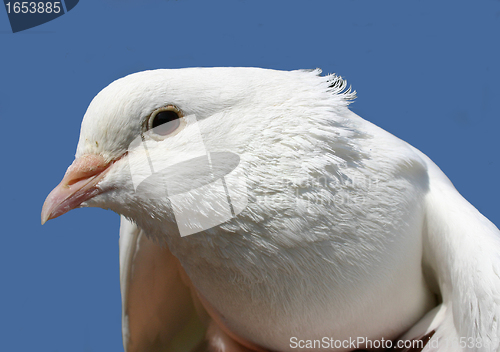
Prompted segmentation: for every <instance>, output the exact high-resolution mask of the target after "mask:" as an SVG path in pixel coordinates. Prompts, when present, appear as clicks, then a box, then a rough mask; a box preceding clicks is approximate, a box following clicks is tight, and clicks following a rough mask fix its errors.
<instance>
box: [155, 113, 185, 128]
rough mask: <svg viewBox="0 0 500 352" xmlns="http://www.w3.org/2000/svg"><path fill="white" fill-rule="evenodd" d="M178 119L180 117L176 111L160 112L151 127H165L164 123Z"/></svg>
mask: <svg viewBox="0 0 500 352" xmlns="http://www.w3.org/2000/svg"><path fill="white" fill-rule="evenodd" d="M178 118H179V115H177V113H176V112H175V111H160V112H159V113H158V114H156V116H155V118H154V119H153V124H152V126H151V127H152V128H155V127H158V126H160V125H163V124H164V123H167V122H170V121H174V120H177V119H178Z"/></svg>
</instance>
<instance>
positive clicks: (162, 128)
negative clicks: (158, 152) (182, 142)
mask: <svg viewBox="0 0 500 352" xmlns="http://www.w3.org/2000/svg"><path fill="white" fill-rule="evenodd" d="M179 126H180V120H179V114H178V113H177V112H176V111H171V110H166V111H160V112H159V113H157V114H156V115H155V117H154V118H153V122H152V123H151V129H152V132H153V133H154V134H156V135H160V136H166V135H168V134H170V133H172V132H174V131H175V130H176V129H177V128H178V127H179Z"/></svg>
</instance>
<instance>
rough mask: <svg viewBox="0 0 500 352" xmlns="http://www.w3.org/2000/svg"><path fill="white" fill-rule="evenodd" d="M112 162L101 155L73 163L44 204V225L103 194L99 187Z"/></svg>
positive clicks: (84, 157) (89, 156)
mask: <svg viewBox="0 0 500 352" xmlns="http://www.w3.org/2000/svg"><path fill="white" fill-rule="evenodd" d="M111 163H112V162H108V161H106V160H105V159H104V158H103V157H102V156H100V155H90V154H87V155H83V156H81V157H79V158H78V159H75V161H73V164H71V166H70V167H69V168H68V170H67V171H66V174H65V175H64V178H63V179H62V181H61V183H60V184H59V185H57V187H56V188H54V189H53V190H52V192H50V194H49V195H48V196H47V199H45V203H43V208H42V225H43V224H45V222H46V221H47V220H50V219H54V218H57V217H58V216H61V215H63V214H64V213H67V212H68V211H70V210H71V209H74V208H76V207H78V206H79V205H80V204H82V203H83V202H85V201H86V200H89V199H90V198H92V197H94V196H96V195H98V194H99V193H101V192H102V190H101V189H99V188H98V187H97V184H98V183H99V181H101V180H102V178H103V177H104V175H105V174H106V171H107V170H108V169H109V166H110V164H111Z"/></svg>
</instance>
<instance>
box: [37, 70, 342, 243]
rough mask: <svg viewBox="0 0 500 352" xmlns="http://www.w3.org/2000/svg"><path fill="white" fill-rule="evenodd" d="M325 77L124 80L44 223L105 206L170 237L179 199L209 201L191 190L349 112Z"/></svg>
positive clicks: (95, 120)
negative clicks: (337, 112)
mask: <svg viewBox="0 0 500 352" xmlns="http://www.w3.org/2000/svg"><path fill="white" fill-rule="evenodd" d="M320 72H321V71H320V70H316V71H291V72H285V71H274V70H265V69H255V68H190V69H179V70H153V71H144V72H139V73H135V74H132V75H129V76H126V77H124V78H121V79H118V80H116V81H115V82H113V83H111V84H110V85H109V86H107V87H106V88H104V89H103V90H102V91H101V92H100V93H99V94H98V95H97V96H96V97H95V98H94V99H93V100H92V102H91V104H90V105H89V107H88V109H87V112H86V113H85V116H84V118H83V122H82V126H81V133H80V139H79V142H78V147H77V152H76V158H75V161H74V162H73V164H72V165H71V166H70V167H69V168H68V171H67V172H66V175H65V177H64V178H63V180H62V182H61V184H60V185H59V186H58V187H56V188H55V189H54V190H53V191H52V192H51V194H50V195H49V196H48V197H47V200H46V202H45V204H44V207H43V210H42V223H43V222H45V221H47V220H48V219H52V218H55V217H57V216H59V215H62V214H64V213H65V212H67V211H69V210H71V209H73V208H75V207H82V206H97V207H101V208H107V209H111V210H113V211H115V212H117V213H120V214H122V215H124V216H126V217H128V218H131V219H132V220H134V221H135V222H137V223H138V224H139V225H140V226H141V227H143V228H145V229H146V228H147V229H148V232H149V233H155V232H157V231H155V229H158V228H163V229H165V228H166V227H168V226H167V225H166V224H174V223H175V219H174V218H175V217H174V214H173V213H174V212H173V211H172V210H173V209H172V202H171V198H172V196H178V197H180V198H182V197H184V199H180V201H182V202H184V203H187V204H191V205H193V206H195V207H196V204H195V203H200V202H201V203H203V200H200V199H198V200H196V197H195V196H193V194H192V193H189V191H191V190H193V189H197V188H200V187H203V186H204V185H206V184H207V177H208V178H210V177H212V178H213V177H214V174H215V175H216V176H217V175H218V177H219V178H223V177H224V176H225V175H227V174H229V173H231V172H232V171H233V170H234V169H235V168H236V166H238V165H247V166H248V165H252V162H253V161H252V157H253V156H255V155H257V154H260V155H262V154H263V153H264V154H265V153H267V154H269V155H268V156H272V155H271V154H273V153H274V154H275V155H274V156H279V151H278V150H277V149H276V148H274V147H273V144H279V143H278V142H279V141H280V140H283V136H285V135H287V134H290V137H293V136H296V135H297V134H300V133H302V132H304V131H305V129H306V128H307V126H308V121H311V120H312V119H314V116H316V115H317V116H322V115H323V116H324V114H322V112H324V111H327V110H330V109H331V107H332V106H334V105H335V104H337V105H342V106H346V105H347V101H348V100H349V99H350V98H352V96H351V95H350V94H352V93H350V91H347V92H345V82H344V81H343V80H341V79H340V78H338V77H336V76H326V77H320V76H319V73H320ZM342 91H344V94H343V95H341V94H332V92H333V93H338V92H342ZM332 103H333V105H332ZM314 111H316V112H317V114H316V115H315V113H314ZM303 117H307V118H306V119H305V120H304V119H303ZM301 119H302V120H301ZM211 156H212V158H211ZM214 158H215V159H214ZM212 159H214V160H215V161H214V160H212ZM245 162H246V163H245ZM207 165H208V166H207ZM253 166H255V164H254V165H253ZM268 166H269V165H268ZM268 166H266V167H268ZM214 167H215V168H216V169H215V170H214ZM200 170H205V171H206V172H204V171H200ZM269 170H272V168H271V169H268V170H267V171H266V172H270V171H269ZM200 172H201V173H202V174H203V175H202V176H200V175H199V174H200ZM276 172H278V170H276ZM226 188H227V185H226ZM226 196H227V194H222V195H221V197H222V198H221V199H219V200H218V201H219V202H223V201H227V197H226ZM193 197H194V198H193ZM214 197H217V196H215V195H214ZM216 202H217V200H216ZM202 212H203V211H202ZM233 214H234V209H233ZM177 220H178V219H177ZM186 221H187V222H189V219H187V220H186ZM173 228H175V226H174V225H172V229H173ZM167 230H168V229H167Z"/></svg>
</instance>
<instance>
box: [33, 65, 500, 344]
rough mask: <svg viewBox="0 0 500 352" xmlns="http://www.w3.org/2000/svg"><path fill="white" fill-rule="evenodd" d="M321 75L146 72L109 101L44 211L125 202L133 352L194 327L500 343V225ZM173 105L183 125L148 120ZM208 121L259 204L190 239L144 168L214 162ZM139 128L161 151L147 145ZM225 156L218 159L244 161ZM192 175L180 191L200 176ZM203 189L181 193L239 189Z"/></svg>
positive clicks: (95, 104) (87, 124)
mask: <svg viewBox="0 0 500 352" xmlns="http://www.w3.org/2000/svg"><path fill="white" fill-rule="evenodd" d="M320 72H321V71H319V70H315V71H292V72H284V71H273V70H264V69H254V68H212V69H195V68H193V69H182V70H155V71H145V72H140V73H136V74H133V75H130V76H127V77H125V78H122V79H119V80H117V81H115V82H113V83H112V84H110V85H109V86H108V87H107V88H105V89H104V90H103V91H101V92H100V93H99V94H98V95H97V96H96V97H95V98H94V100H93V101H92V103H91V104H90V106H89V108H88V110H87V113H86V114H85V117H84V120H83V122H82V129H81V135H80V141H79V143H78V148H77V153H76V160H75V162H74V163H73V166H72V167H71V168H70V169H68V172H67V174H66V176H65V178H64V179H63V181H62V182H61V185H59V186H58V187H57V188H56V189H55V190H54V191H53V192H52V193H51V194H50V195H49V197H47V200H46V203H45V204H44V209H43V211H42V222H45V221H46V220H47V219H50V218H54V217H56V216H59V215H61V214H63V213H64V212H66V211H68V210H70V209H72V208H75V207H77V206H96V207H102V208H109V209H111V210H113V211H115V212H117V213H119V214H121V215H123V217H122V226H121V230H120V270H121V285H122V298H123V334H124V345H125V349H126V351H153V350H159V349H160V348H164V347H165V346H174V345H175V346H177V345H179V344H181V342H180V340H182V339H184V340H187V341H191V344H189V343H186V344H187V345H189V346H192V345H193V344H194V343H195V342H196V337H195V336H198V337H199V336H200V334H201V333H200V331H202V330H203V328H202V326H208V330H207V333H206V339H207V341H208V342H207V345H206V346H208V347H207V348H208V349H210V350H217V351H243V350H247V349H253V350H259V349H260V350H262V349H264V350H269V351H292V350H297V349H298V350H305V349H306V348H292V347H291V338H296V340H295V341H298V340H303V341H309V340H315V339H319V340H321V339H322V338H323V337H328V338H332V339H335V340H340V341H345V340H349V339H350V338H351V339H356V338H357V337H366V338H369V339H372V340H380V339H382V338H384V339H385V340H393V339H396V338H398V337H401V336H402V335H404V334H405V333H406V334H405V335H404V336H403V337H402V338H405V339H418V338H420V337H422V336H423V335H426V334H428V333H431V332H432V331H435V333H434V335H433V336H432V339H431V340H430V342H429V343H428V344H427V346H426V347H425V348H424V351H460V350H463V351H468V350H470V351H500V341H499V339H498V338H499V333H500V324H499V319H500V232H499V230H498V229H497V228H496V227H495V226H494V225H493V224H492V223H491V222H490V221H488V219H486V218H485V217H484V216H482V215H481V214H480V213H479V212H478V211H477V210H476V209H475V208H474V207H473V206H472V205H470V204H469V203H468V202H467V201H466V200H465V199H464V198H463V197H462V196H461V195H460V194H459V193H458V192H457V191H456V190H455V188H454V187H453V185H452V184H451V182H450V181H449V180H448V179H447V177H446V176H445V175H444V174H443V173H442V172H441V170H440V169H439V168H438V167H437V166H436V165H435V164H434V163H433V162H432V161H431V160H430V159H429V158H427V157H426V156H425V155H424V154H422V153H421V152H420V151H418V150H416V149H415V148H413V147H412V146H410V145H408V144H407V143H405V142H404V141H402V140H400V139H398V138H396V137H394V136H393V135H391V134H389V133H387V132H386V131H384V130H382V129H380V128H378V127H376V126H374V125H373V124H371V123H369V122H367V121H365V120H363V119H362V118H360V117H359V116H357V115H356V114H354V113H352V112H351V111H350V110H349V109H348V103H349V101H350V100H352V99H353V98H354V93H352V92H351V91H350V89H347V87H346V83H345V81H343V80H342V79H341V78H339V77H337V76H334V75H330V76H325V77H322V76H320V75H319V74H320ZM170 107H175V109H176V110H175V111H179V112H181V115H182V117H180V119H179V120H180V121H181V122H182V123H181V124H180V125H179V127H177V128H176V130H175V133H171V134H169V135H167V136H160V137H159V136H154V133H153V132H154V131H149V132H148V131H147V127H145V126H147V123H148V121H149V119H150V117H151V115H152V114H153V116H154V113H153V112H155V111H158V109H160V110H161V109H164V108H166V109H170ZM186 116H196V121H197V122H196V123H190V122H189V121H188V122H186V121H184V120H186ZM197 131H202V132H203V133H202V135H203V143H204V146H205V148H206V149H207V150H208V151H209V152H210V153H217V152H220V153H222V152H226V153H227V152H229V153H232V154H233V155H238V156H239V158H240V160H239V165H238V168H239V170H241V172H242V173H243V174H244V176H245V182H246V192H247V196H248V203H247V204H246V207H245V208H244V209H243V211H241V212H240V213H238V214H237V215H236V216H235V217H234V218H232V219H231V220H229V221H227V222H224V223H222V224H219V225H217V226H215V227H212V228H209V229H206V230H205V231H202V232H199V233H196V234H194V235H191V236H187V237H181V236H180V235H179V230H178V227H177V224H176V219H177V221H179V218H176V217H175V216H174V211H173V208H172V203H171V202H170V200H169V199H168V197H167V196H165V192H164V187H165V184H164V183H162V179H161V177H160V178H158V177H156V178H155V177H150V178H148V179H146V180H145V181H144V182H143V184H142V185H141V186H140V187H141V189H140V191H139V189H138V188H137V187H135V186H136V185H135V186H134V182H133V180H132V175H131V170H145V171H144V172H147V170H149V169H150V167H151V165H150V164H151V160H154V162H155V163H158V164H160V165H161V164H162V163H163V164H169V165H171V164H175V163H181V162H183V161H185V160H188V159H191V157H192V158H195V157H197V156H198V154H196V153H198V152H199V150H198V149H197V148H194V147H193V146H194V144H193V143H195V142H196V138H197V137H196V136H197V133H198V132H197ZM138 138H140V139H139V140H140V141H142V142H143V143H145V144H147V148H146V149H147V151H143V150H142V149H139V148H131V147H130V145H131V143H132V142H133V141H134V140H137V139H138ZM132 145H134V144H132ZM221 155H222V154H221ZM220 167H221V169H220V170H214V172H215V173H217V172H218V171H220V172H221V173H224V172H225V171H227V170H224V165H223V164H222V166H220ZM182 171H183V174H182V175H183V177H182V178H175V177H173V178H172V177H171V178H168V177H167V180H168V181H169V183H168V187H180V188H182V187H186V185H189V184H190V182H191V183H192V182H194V181H193V180H196V179H197V177H198V175H197V173H199V170H198V169H197V168H196V167H191V168H190V167H187V168H184V169H183V170H182ZM163 176H164V175H163ZM174 176H175V175H174ZM194 186H196V187H194ZM194 186H193V185H192V187H191V188H192V189H193V190H192V191H191V192H187V193H182V194H180V195H179V199H180V201H181V203H182V204H183V205H184V206H186V207H190V208H197V207H199V209H200V212H203V211H204V210H202V209H207V207H210V206H211V205H212V204H216V203H221V204H222V203H223V202H226V201H227V197H226V196H227V195H226V194H224V193H213V194H212V196H211V197H210V199H206V197H205V198H203V196H202V195H200V194H199V193H200V191H199V190H200V188H197V186H199V185H194ZM188 188H189V187H188ZM240 196H241V194H240ZM200 199H203V202H205V201H206V202H208V203H207V204H200V203H201V201H199V200H200ZM82 202H83V203H82ZM212 202H213V203H212ZM202 206H203V207H202ZM214 209H215V208H214ZM214 211H215V210H214ZM216 215H217V214H215V213H207V214H204V215H203V216H206V217H211V216H216ZM126 218H127V219H129V220H126ZM182 221H186V222H187V223H186V224H185V225H186V226H187V227H189V226H191V227H195V226H198V225H200V224H197V223H196V222H197V221H199V220H197V219H196V218H194V217H189V219H184V220H182ZM200 221H201V220H200ZM158 243H162V244H165V245H166V246H164V247H161V246H160V245H159V244H158ZM195 310H196V311H197V312H198V316H199V319H198V318H196V316H197V315H196V314H195V313H194V312H195ZM424 316H425V317H424ZM199 321H201V323H200V322H199ZM419 321H420V322H419ZM183 331H184V332H183ZM189 333H191V334H192V335H189ZM357 347H358V348H365V347H369V346H367V345H359V346H357ZM316 349H318V350H320V349H321V348H316ZM350 349H351V348H350V347H348V348H339V349H335V350H338V351H342V350H345V351H348V350H350Z"/></svg>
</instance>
